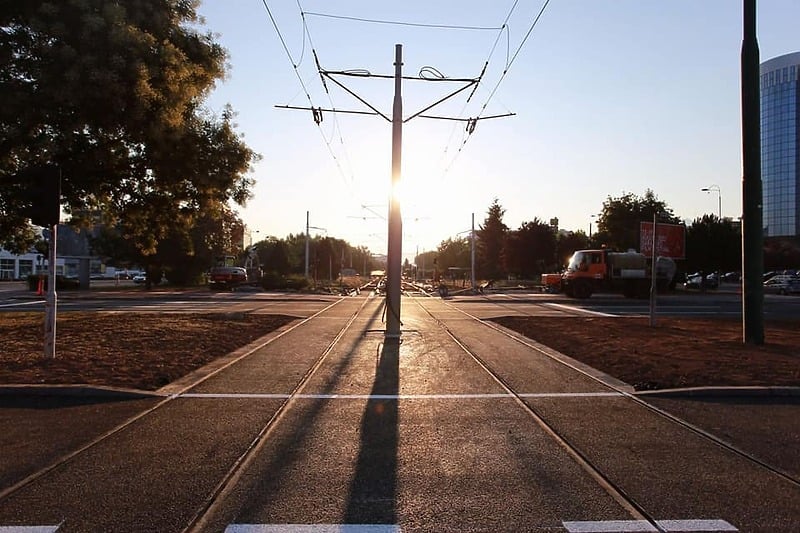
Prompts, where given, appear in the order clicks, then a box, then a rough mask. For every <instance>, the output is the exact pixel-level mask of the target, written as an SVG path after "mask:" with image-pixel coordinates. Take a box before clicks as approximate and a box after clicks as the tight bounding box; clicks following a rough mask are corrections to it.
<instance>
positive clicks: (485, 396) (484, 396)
mask: <svg viewBox="0 0 800 533" xmlns="http://www.w3.org/2000/svg"><path fill="white" fill-rule="evenodd" d="M518 396H519V397H520V398H604V397H622V396H624V395H623V394H622V393H619V392H530V393H522V394H519V395H518ZM176 397H178V398H219V399H227V398H233V399H257V400H285V399H287V398H294V399H297V400H492V399H504V398H505V399H508V398H514V397H515V396H513V395H511V394H506V393H504V392H498V393H491V392H488V393H479V394H295V395H294V396H292V395H291V394H280V393H247V392H244V393H223V392H220V393H214V392H208V393H203V392H188V393H184V394H179V395H176ZM0 533H2V532H0Z"/></svg>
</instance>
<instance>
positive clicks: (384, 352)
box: [345, 340, 400, 524]
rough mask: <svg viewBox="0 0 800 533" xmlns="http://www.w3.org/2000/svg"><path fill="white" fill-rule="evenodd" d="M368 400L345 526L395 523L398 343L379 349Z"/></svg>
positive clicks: (383, 345) (362, 422) (388, 342)
mask: <svg viewBox="0 0 800 533" xmlns="http://www.w3.org/2000/svg"><path fill="white" fill-rule="evenodd" d="M380 350H381V351H380V356H379V357H380V358H379V360H378V363H377V367H376V372H375V381H374V383H373V386H372V391H371V393H370V394H371V396H375V395H388V396H392V398H380V399H375V398H372V399H370V400H368V401H367V406H366V408H365V410H364V415H363V417H362V419H361V446H360V449H359V453H358V460H357V463H356V470H355V474H354V476H353V480H352V482H351V484H350V495H349V498H348V502H347V509H346V511H345V523H347V524H396V523H397V452H398V435H399V428H398V422H399V421H398V407H399V406H398V403H399V402H398V400H397V398H396V396H397V394H398V391H399V388H400V383H399V381H400V380H399V378H400V370H399V363H400V357H399V356H400V343H399V342H397V341H396V340H395V341H388V340H387V341H386V342H384V343H383V344H382V345H381V348H380Z"/></svg>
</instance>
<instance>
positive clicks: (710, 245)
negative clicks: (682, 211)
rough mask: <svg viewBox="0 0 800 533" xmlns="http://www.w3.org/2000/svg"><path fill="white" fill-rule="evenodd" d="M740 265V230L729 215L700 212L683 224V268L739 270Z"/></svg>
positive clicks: (690, 270) (689, 270) (691, 269)
mask: <svg viewBox="0 0 800 533" xmlns="http://www.w3.org/2000/svg"><path fill="white" fill-rule="evenodd" d="M741 268H742V232H741V227H740V226H739V224H738V223H737V224H734V222H733V221H732V220H731V219H723V220H720V219H719V217H718V216H717V215H703V216H702V217H700V218H696V219H695V220H694V221H693V222H692V224H691V225H690V226H689V227H687V228H686V270H687V271H688V272H695V271H697V270H704V271H706V272H712V271H721V272H723V273H724V272H729V271H739V270H741Z"/></svg>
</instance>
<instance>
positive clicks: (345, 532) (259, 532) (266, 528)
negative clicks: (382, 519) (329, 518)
mask: <svg viewBox="0 0 800 533" xmlns="http://www.w3.org/2000/svg"><path fill="white" fill-rule="evenodd" d="M401 531H402V530H401V529H400V526H397V525H391V524H231V525H229V526H228V527H226V528H225V533H401Z"/></svg>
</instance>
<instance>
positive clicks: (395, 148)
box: [275, 44, 514, 340]
mask: <svg viewBox="0 0 800 533" xmlns="http://www.w3.org/2000/svg"><path fill="white" fill-rule="evenodd" d="M402 50H403V45H401V44H396V45H395V62H394V67H395V72H394V75H393V76H388V75H376V74H366V75H365V74H363V73H361V72H353V71H329V70H324V69H322V67H321V66H320V65H319V60H317V68H318V70H319V74H320V77H321V78H322V82H323V86H324V88H325V91H326V92H327V91H328V86H327V84H326V82H325V80H326V79H327V80H330V81H331V82H333V83H335V84H336V85H337V86H339V87H341V88H342V89H343V90H344V91H346V92H347V93H349V94H350V95H352V96H353V97H354V98H356V99H357V100H358V101H359V102H361V103H362V104H363V105H365V106H366V107H367V108H369V109H370V111H364V110H345V109H323V108H321V107H313V106H312V107H301V106H289V105H278V106H275V107H278V108H282V109H298V110H306V111H311V112H312V115H313V117H314V122H316V123H317V124H318V125H319V123H320V122H321V120H322V113H323V112H325V113H352V114H357V115H378V116H380V117H382V118H383V119H385V120H387V121H388V122H391V123H392V189H391V196H390V199H389V220H388V224H389V231H388V233H389V237H388V246H387V265H386V270H387V282H386V306H387V309H388V313H387V319H386V331H385V334H384V337H385V339H396V340H399V338H400V326H401V323H400V295H401V286H400V285H401V275H402V244H403V221H402V217H401V215H400V199H399V197H398V194H397V193H398V192H399V187H400V176H401V173H400V168H401V155H402V137H403V123H405V122H408V121H409V120H411V119H413V118H417V117H419V118H428V119H437V120H450V121H456V122H465V123H466V124H467V133H468V134H472V132H473V131H474V130H475V127H476V125H477V123H478V122H479V121H481V120H487V119H495V118H503V117H508V116H512V115H514V113H504V114H500V115H488V116H479V117H472V118H462V117H442V116H436V115H428V114H425V113H426V112H427V111H429V110H430V109H432V108H434V107H436V106H437V105H439V104H441V103H442V102H444V101H445V100H448V99H449V98H452V97H453V96H455V95H457V94H459V93H461V92H463V91H465V90H466V89H469V88H472V92H471V94H470V95H469V97H468V98H467V102H469V100H470V98H472V95H473V94H474V93H475V90H476V89H477V85H478V83H480V81H481V76H482V75H483V74H481V76H479V77H478V78H445V77H441V78H435V79H429V78H426V77H423V76H422V75H419V76H417V77H411V78H404V77H403V75H402V70H403V69H402V67H403V61H402V59H403V57H402V56H403V53H402ZM315 58H316V55H315ZM335 76H354V77H358V78H364V77H373V78H390V79H394V84H395V90H394V102H393V108H392V118H391V119H390V118H389V117H388V116H386V114H385V113H383V112H381V111H380V110H378V108H377V107H375V106H373V105H372V104H370V103H369V102H367V101H366V100H365V99H364V98H362V97H360V96H358V95H357V94H356V93H355V92H353V91H352V90H351V89H349V88H347V87H346V86H345V85H344V84H343V83H341V82H340V81H339V80H337V79H336V77H335ZM403 79H412V80H415V81H436V82H456V83H461V84H463V86H462V87H460V88H458V89H456V90H454V91H453V92H451V93H450V94H448V95H446V96H444V97H442V98H440V99H439V100H437V101H436V102H434V103H433V104H430V105H428V106H426V107H424V108H423V109H421V110H419V111H417V112H416V113H412V114H411V115H410V116H408V117H406V118H403V102H402V95H401V88H402V80H403ZM309 99H310V97H309ZM306 218H307V217H306ZM306 226H307V227H306V258H307V257H308V222H307V221H306ZM306 261H307V259H306ZM306 276H308V262H306Z"/></svg>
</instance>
